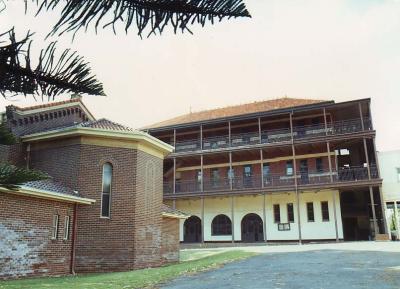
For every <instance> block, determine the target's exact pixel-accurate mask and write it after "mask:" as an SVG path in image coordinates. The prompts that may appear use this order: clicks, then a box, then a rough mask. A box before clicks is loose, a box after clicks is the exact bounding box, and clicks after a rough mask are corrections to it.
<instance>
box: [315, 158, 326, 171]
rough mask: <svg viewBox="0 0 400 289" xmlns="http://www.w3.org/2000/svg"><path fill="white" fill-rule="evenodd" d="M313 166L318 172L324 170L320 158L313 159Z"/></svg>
mask: <svg viewBox="0 0 400 289" xmlns="http://www.w3.org/2000/svg"><path fill="white" fill-rule="evenodd" d="M315 167H316V169H317V172H318V173H322V172H323V171H324V168H323V165H322V158H316V159H315Z"/></svg>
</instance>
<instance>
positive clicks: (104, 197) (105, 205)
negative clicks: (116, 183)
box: [101, 163, 113, 218]
mask: <svg viewBox="0 0 400 289" xmlns="http://www.w3.org/2000/svg"><path fill="white" fill-rule="evenodd" d="M112 173H113V168H112V165H111V164H110V163H105V164H104V165H103V184H102V193H101V216H102V217H105V218H109V217H110V211H111V182H112Z"/></svg>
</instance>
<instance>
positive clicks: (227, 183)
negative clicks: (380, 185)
mask: <svg viewBox="0 0 400 289" xmlns="http://www.w3.org/2000/svg"><path fill="white" fill-rule="evenodd" d="M370 173H371V179H377V178H378V177H379V175H378V170H377V168H376V166H375V165H372V166H370ZM331 176H332V180H331ZM296 177H297V184H298V185H299V186H305V185H323V184H327V185H328V184H332V182H333V183H343V182H354V181H364V180H368V168H367V167H352V168H340V169H339V170H337V171H336V170H335V171H332V174H331V173H330V172H329V171H307V172H306V171H299V172H297V174H296ZM294 186H295V177H294V175H283V174H268V175H264V176H261V175H252V176H248V177H245V176H235V177H233V178H232V179H230V178H227V177H225V178H218V179H209V178H205V179H204V181H203V190H202V188H201V182H200V181H199V180H177V181H176V183H175V194H185V193H200V192H202V191H203V192H213V191H227V192H228V191H236V190H246V189H263V188H281V187H289V189H290V188H294ZM164 194H165V195H170V194H174V192H173V182H172V181H167V182H164Z"/></svg>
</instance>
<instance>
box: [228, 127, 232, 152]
mask: <svg viewBox="0 0 400 289" xmlns="http://www.w3.org/2000/svg"><path fill="white" fill-rule="evenodd" d="M231 138H232V133H231V122H230V121H228V145H229V147H231Z"/></svg>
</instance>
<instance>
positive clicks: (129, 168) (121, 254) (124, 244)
mask: <svg viewBox="0 0 400 289" xmlns="http://www.w3.org/2000/svg"><path fill="white" fill-rule="evenodd" d="M136 159H137V153H136V151H135V150H132V149H124V148H109V147H101V146H93V145H81V146H80V159H79V168H78V186H77V187H78V190H79V192H80V193H81V195H82V196H84V197H87V198H91V199H94V200H96V203H95V204H93V205H91V206H84V207H83V206H82V207H81V208H79V211H78V217H77V218H78V232H77V243H76V267H75V268H76V269H75V270H76V271H77V272H107V271H124V270H131V269H133V268H134V231H135V226H134V218H135V182H136V180H135V175H136ZM106 162H110V163H111V164H112V166H113V177H112V187H111V217H110V218H109V219H107V218H101V217H100V214H101V192H102V169H103V164H104V163H106Z"/></svg>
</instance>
